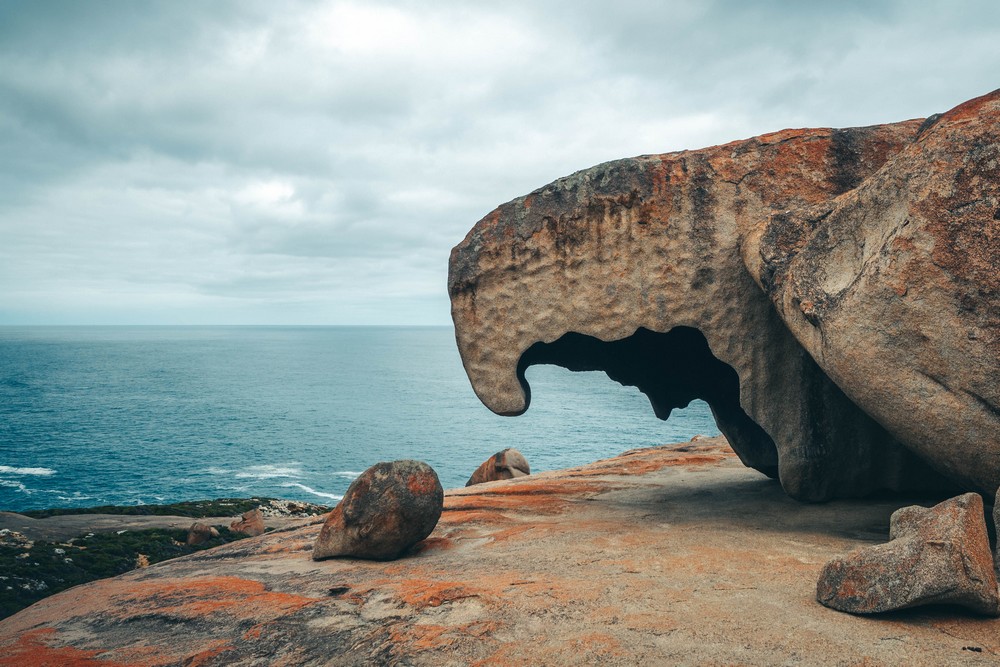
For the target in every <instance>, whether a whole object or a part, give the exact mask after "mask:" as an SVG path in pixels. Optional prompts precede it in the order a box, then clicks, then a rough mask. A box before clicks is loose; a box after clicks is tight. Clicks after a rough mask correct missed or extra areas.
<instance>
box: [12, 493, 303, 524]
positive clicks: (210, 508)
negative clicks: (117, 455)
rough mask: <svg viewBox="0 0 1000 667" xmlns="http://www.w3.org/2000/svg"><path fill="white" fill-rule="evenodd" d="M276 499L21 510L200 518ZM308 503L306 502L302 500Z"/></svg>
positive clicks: (236, 511) (39, 515)
mask: <svg viewBox="0 0 1000 667" xmlns="http://www.w3.org/2000/svg"><path fill="white" fill-rule="evenodd" d="M272 500H274V499H273V498H216V499H215V500H188V501H185V502H180V503H170V504H169V505H102V506H100V507H66V508H55V509H47V510H26V511H24V512H20V514H23V515H24V516H30V517H32V518H33V519H44V518H46V517H50V516H65V515H67V514H127V515H133V516H187V517H191V518H193V519H200V518H203V517H207V516H236V515H239V514H242V513H243V512H249V511H250V510H253V509H257V508H258V507H260V506H261V505H266V504H268V503H270V502H271V501H272ZM303 504H306V503H303Z"/></svg>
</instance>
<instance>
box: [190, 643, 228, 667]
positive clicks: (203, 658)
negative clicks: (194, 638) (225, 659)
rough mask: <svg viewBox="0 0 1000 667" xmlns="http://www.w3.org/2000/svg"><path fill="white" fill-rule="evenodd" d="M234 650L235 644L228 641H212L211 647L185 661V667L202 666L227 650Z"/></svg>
mask: <svg viewBox="0 0 1000 667" xmlns="http://www.w3.org/2000/svg"><path fill="white" fill-rule="evenodd" d="M231 650H233V645H232V644H230V643H228V642H226V641H214V642H211V644H210V646H209V648H206V649H205V650H203V651H199V652H198V653H196V654H194V655H192V656H191V657H190V658H188V659H187V660H185V661H184V667H201V666H202V665H206V664H208V663H209V662H211V661H212V660H214V659H215V658H217V657H219V656H220V655H222V654H223V653H226V652H227V651H231Z"/></svg>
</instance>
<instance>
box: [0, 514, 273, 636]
mask: <svg viewBox="0 0 1000 667" xmlns="http://www.w3.org/2000/svg"><path fill="white" fill-rule="evenodd" d="M216 502H219V501H216ZM248 502H249V501H248ZM254 503H255V504H253V505H252V506H249V507H250V509H253V508H254V507H257V506H258V505H259V502H258V501H254ZM181 504H184V503H181ZM188 504H190V505H195V504H196V503H188ZM240 511H245V510H240ZM170 513H171V514H172V513H174V512H170ZM223 513H224V514H229V513H232V512H231V511H229V510H228V509H227V511H226V512H223ZM218 530H219V537H217V538H213V539H211V540H209V541H207V542H204V543H202V544H199V545H197V546H188V545H187V544H186V543H185V540H186V539H187V531H186V530H173V529H163V528H154V529H150V530H134V531H133V530H127V531H123V532H121V533H100V534H93V533H91V534H88V535H86V536H81V537H76V538H73V539H71V540H69V541H68V542H66V543H55V542H43V541H38V542H34V543H33V544H32V543H31V542H29V541H27V540H21V541H18V540H15V539H10V538H7V537H0V618H6V617H7V616H10V615H11V614H14V613H17V612H18V611H20V610H21V609H24V608H25V607H27V606H28V605H30V604H32V603H34V602H37V601H39V600H41V599H42V598H46V597H48V596H50V595H53V594H55V593H58V592H60V591H64V590H66V589H67V588H71V587H72V586H77V585H79V584H84V583H87V582H88V581H94V580H95V579H103V578H105V577H113V576H116V575H119V574H123V573H125V572H128V571H129V570H134V569H135V568H136V567H139V566H140V564H141V565H143V566H144V565H146V564H150V565H152V564H153V563H158V562H160V561H164V560H167V559H170V558H176V557H178V556H185V555H187V554H190V553H194V552H195V551H201V550H203V549H209V548H211V547H215V546H219V545H220V544H225V543H226V542H232V541H234V540H239V539H243V538H245V537H246V535H243V534H242V533H234V532H232V531H231V530H229V529H228V528H218Z"/></svg>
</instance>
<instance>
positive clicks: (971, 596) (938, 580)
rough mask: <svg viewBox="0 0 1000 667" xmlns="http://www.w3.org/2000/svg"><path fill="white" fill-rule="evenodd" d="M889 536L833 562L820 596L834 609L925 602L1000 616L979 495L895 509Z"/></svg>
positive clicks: (871, 609) (857, 610)
mask: <svg viewBox="0 0 1000 667" xmlns="http://www.w3.org/2000/svg"><path fill="white" fill-rule="evenodd" d="M889 540H890V541H889V542H888V543H886V544H879V545H876V546H871V547H862V548H860V549H857V550H855V551H853V552H851V553H849V554H847V555H846V556H841V557H838V558H835V559H833V560H832V561H830V562H829V563H827V565H826V567H824V568H823V571H822V573H821V574H820V577H819V583H818V584H817V586H816V599H817V600H819V602H820V603H822V604H824V605H825V606H827V607H830V608H832V609H837V610H840V611H847V612H851V613H853V614H874V613H878V612H884V611H893V610H896V609H905V608H908V607H916V606H919V605H926V604H955V605H960V606H963V607H968V608H969V609H972V610H973V611H976V612H979V613H981V614H987V615H990V616H1000V597H998V595H997V580H996V576H995V575H994V572H993V555H992V553H991V552H990V540H989V536H988V535H987V533H986V522H985V520H984V518H983V500H982V498H980V497H979V495H978V494H975V493H966V494H964V495H961V496H958V497H956V498H952V499H951V500H946V501H945V502H943V503H940V504H938V505H935V506H934V507H932V508H930V509H928V508H925V507H920V506H919V505H913V506H910V507H903V508H901V509H899V510H896V511H895V512H894V513H893V515H892V518H891V519H890V521H889Z"/></svg>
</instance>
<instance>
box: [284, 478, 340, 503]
mask: <svg viewBox="0 0 1000 667" xmlns="http://www.w3.org/2000/svg"><path fill="white" fill-rule="evenodd" d="M281 486H282V487H289V486H294V487H296V488H299V489H302V490H303V491H305V492H306V493H311V494H313V495H314V496H319V497H320V498H329V499H330V500H342V499H343V498H344V496H338V495H337V494H336V493H325V492H323V491H317V490H316V489H314V488H312V487H309V486H306V485H305V484H299V483H298V482H289V483H288V484H282V485H281Z"/></svg>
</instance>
